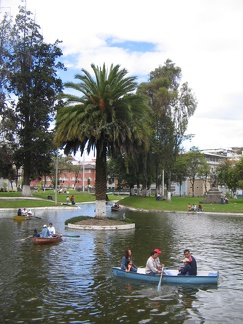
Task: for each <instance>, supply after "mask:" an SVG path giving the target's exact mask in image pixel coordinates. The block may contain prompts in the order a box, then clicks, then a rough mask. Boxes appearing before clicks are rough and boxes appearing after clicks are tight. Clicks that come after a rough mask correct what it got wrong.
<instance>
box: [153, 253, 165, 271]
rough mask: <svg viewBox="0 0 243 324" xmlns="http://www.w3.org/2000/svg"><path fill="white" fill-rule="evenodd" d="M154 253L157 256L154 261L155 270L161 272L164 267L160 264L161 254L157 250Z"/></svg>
mask: <svg viewBox="0 0 243 324" xmlns="http://www.w3.org/2000/svg"><path fill="white" fill-rule="evenodd" d="M154 252H156V254H157V258H156V259H155V263H156V268H157V269H159V270H161V269H162V268H163V267H164V264H161V263H160V259H159V255H160V254H161V253H162V252H161V251H160V250H159V249H154Z"/></svg>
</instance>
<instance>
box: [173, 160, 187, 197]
mask: <svg viewBox="0 0 243 324" xmlns="http://www.w3.org/2000/svg"><path fill="white" fill-rule="evenodd" d="M187 161H188V159H187V156H186V155H185V154H180V155H178V157H177V159H176V162H175V164H174V168H173V170H172V180H173V181H175V182H177V183H179V186H180V197H181V187H182V183H183V181H185V180H186V177H187V168H188V165H187Z"/></svg>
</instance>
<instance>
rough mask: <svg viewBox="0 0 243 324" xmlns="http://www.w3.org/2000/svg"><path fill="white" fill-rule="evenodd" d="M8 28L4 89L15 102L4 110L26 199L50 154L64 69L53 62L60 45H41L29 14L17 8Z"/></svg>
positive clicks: (42, 43)
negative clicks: (10, 118)
mask: <svg viewBox="0 0 243 324" xmlns="http://www.w3.org/2000/svg"><path fill="white" fill-rule="evenodd" d="M6 19H7V18H6ZM8 27H9V28H10V30H9V38H8V39H4V41H5V47H4V48H5V52H4V53H5V58H4V60H5V61H4V67H5V69H6V70H7V72H6V73H7V81H6V82H5V83H4V88H5V90H6V91H8V92H9V93H10V94H11V95H14V96H16V98H17V100H16V104H15V105H14V106H13V107H12V108H10V107H8V109H9V110H11V109H12V114H9V115H10V116H14V117H15V119H16V120H15V122H16V124H15V126H16V129H15V139H16V142H17V145H18V149H16V151H15V160H16V161H17V163H18V164H19V165H21V166H22V167H23V172H24V173H23V195H25V196H29V195H31V192H30V180H31V178H35V177H36V176H37V175H39V174H44V173H47V172H48V169H49V168H48V166H49V164H50V161H51V156H52V154H53V151H54V146H53V133H52V132H49V131H48V130H49V127H50V123H51V122H52V121H53V118H54V115H55V106H56V107H57V106H58V104H59V102H57V101H56V95H57V93H59V92H60V91H61V90H62V88H63V85H62V81H61V79H60V78H58V77H57V71H58V70H59V69H63V68H64V66H63V65H62V64H61V63H60V62H56V60H57V59H58V58H59V57H60V56H61V55H62V52H61V50H60V48H59V47H58V44H59V43H60V42H59V41H56V42H55V43H54V44H47V43H45V42H44V40H43V36H42V35H41V34H40V32H39V29H40V27H39V26H38V25H37V24H36V23H35V22H34V20H33V19H32V14H31V12H29V11H26V10H25V8H23V7H20V9H19V14H18V15H17V16H16V19H15V23H12V22H10V23H9V25H8ZM6 42H7V43H6Z"/></svg>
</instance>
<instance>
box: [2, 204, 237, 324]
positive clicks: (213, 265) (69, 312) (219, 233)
mask: <svg viewBox="0 0 243 324" xmlns="http://www.w3.org/2000/svg"><path fill="white" fill-rule="evenodd" d="M94 208H95V206H94V204H82V205H80V208H79V209H77V210H74V211H66V210H60V211H54V210H53V211H43V212H42V211H39V212H38V213H36V216H38V217H41V219H37V218H36V219H33V220H31V221H24V222H15V221H13V219H12V218H1V219H0V244H1V250H0V259H1V267H0V271H1V276H0V309H1V311H0V322H1V323H106V322H110V323H242V322H243V313H242V304H243V280H242V279H243V271H242V269H243V258H242V254H243V240H242V226H243V217H240V216H234V215H232V216H224V215H205V214H203V213H199V214H193V215H187V214H185V213H184V214H180V213H162V212H161V213H152V212H138V211H128V210H126V209H124V208H122V210H121V211H120V212H118V213H115V214H114V213H113V214H114V215H115V217H117V218H120V217H122V215H123V214H124V213H125V215H126V217H129V218H131V219H132V220H134V221H135V222H136V228H135V229H130V230H124V231H81V230H78V231H77V230H76V231H75V230H72V231H71V230H68V229H66V228H65V226H64V222H65V220H66V219H68V218H70V217H74V216H78V215H90V216H92V215H93V214H94ZM107 208H108V209H107V210H108V213H110V206H107ZM49 222H52V223H53V225H54V226H55V228H56V230H57V231H58V232H62V233H63V234H66V235H68V234H70V235H71V234H79V235H80V237H77V238H75V237H63V241H62V242H60V243H58V244H56V245H50V246H35V245H33V244H32V242H31V239H30V238H27V237H28V236H30V235H32V233H33V229H34V228H38V229H39V230H41V227H42V226H43V224H48V223H49ZM24 238H26V239H24ZM127 248H131V249H132V251H133V260H134V263H135V264H137V265H138V266H145V263H146V260H147V258H148V257H149V254H150V251H151V250H153V249H154V248H159V249H161V250H162V254H161V256H160V260H161V261H162V262H163V263H165V265H166V266H172V265H177V264H178V263H181V260H182V259H183V250H184V249H185V248H189V249H191V251H192V254H193V255H194V257H195V258H196V260H197V264H198V268H199V269H202V270H209V269H212V270H218V271H219V272H220V278H219V283H218V285H217V286H199V287H197V286H192V287H191V286H174V285H162V287H161V290H160V291H157V284H153V283H144V282H139V281H137V282H134V281H131V280H125V279H123V278H117V277H114V276H113V274H112V271H111V267H112V266H120V263H121V258H122V256H123V253H124V250H125V249H127Z"/></svg>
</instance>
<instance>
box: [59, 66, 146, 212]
mask: <svg viewBox="0 0 243 324" xmlns="http://www.w3.org/2000/svg"><path fill="white" fill-rule="evenodd" d="M91 67H92V69H93V72H94V77H92V76H91V74H90V73H89V72H88V71H86V70H84V69H82V70H81V71H82V74H77V75H76V76H75V79H77V80H79V83H73V82H68V83H66V84H65V87H66V88H70V89H72V90H75V91H78V92H81V93H82V96H81V97H79V96H76V95H73V94H64V95H63V96H62V97H63V98H64V99H66V101H65V107H63V108H61V109H60V110H59V111H58V113H57V118H56V136H55V144H56V145H57V146H60V147H64V153H65V154H69V153H71V152H73V153H74V154H75V153H76V152H77V151H78V150H80V151H81V154H83V152H84V150H85V149H87V152H88V153H89V152H90V151H91V149H96V213H95V217H97V218H106V182H107V179H106V156H107V153H108V152H109V154H111V156H114V155H115V154H116V152H117V151H119V152H120V153H122V154H129V156H130V157H131V156H133V155H134V154H135V153H136V152H137V150H138V149H139V148H141V147H142V148H146V147H147V143H148V137H149V131H150V128H149V120H150V119H149V112H150V110H149V107H148V105H147V104H146V103H145V101H144V98H143V97H141V96H139V95H136V94H134V90H135V89H136V83H135V79H136V78H135V77H132V76H126V75H127V71H126V70H125V69H120V66H119V65H116V66H113V65H111V67H110V69H109V70H107V69H106V66H105V64H103V67H102V68H101V67H100V68H99V67H98V66H95V65H94V64H92V65H91Z"/></svg>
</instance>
